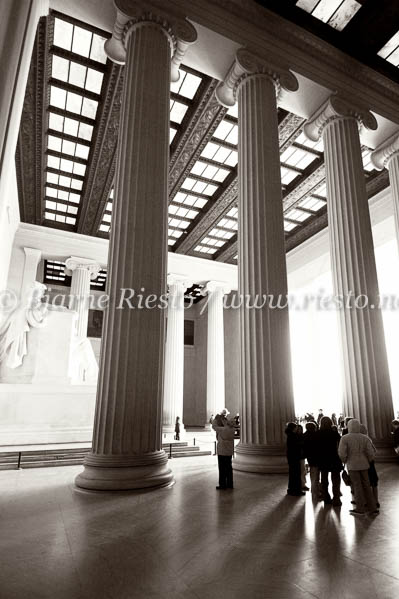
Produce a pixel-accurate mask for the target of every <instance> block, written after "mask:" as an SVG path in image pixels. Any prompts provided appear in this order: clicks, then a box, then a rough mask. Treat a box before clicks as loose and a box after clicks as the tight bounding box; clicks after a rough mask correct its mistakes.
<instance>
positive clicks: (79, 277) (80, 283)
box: [71, 268, 90, 338]
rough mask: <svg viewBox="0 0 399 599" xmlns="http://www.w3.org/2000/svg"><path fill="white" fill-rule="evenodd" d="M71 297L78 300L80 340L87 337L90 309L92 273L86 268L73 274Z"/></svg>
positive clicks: (76, 305) (76, 303)
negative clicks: (88, 300)
mask: <svg viewBox="0 0 399 599" xmlns="http://www.w3.org/2000/svg"><path fill="white" fill-rule="evenodd" d="M71 295H72V296H74V297H75V298H76V302H75V305H74V309H75V310H76V311H77V313H78V318H77V322H76V334H77V336H78V337H79V338H82V337H87V324H88V321H89V308H88V305H87V299H88V297H89V295H90V272H89V271H88V270H87V269H85V268H77V269H76V270H75V271H74V272H73V274H72V285H71Z"/></svg>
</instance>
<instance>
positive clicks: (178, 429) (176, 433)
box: [175, 416, 180, 441]
mask: <svg viewBox="0 0 399 599" xmlns="http://www.w3.org/2000/svg"><path fill="white" fill-rule="evenodd" d="M175 439H176V441H180V417H179V416H176V422H175Z"/></svg>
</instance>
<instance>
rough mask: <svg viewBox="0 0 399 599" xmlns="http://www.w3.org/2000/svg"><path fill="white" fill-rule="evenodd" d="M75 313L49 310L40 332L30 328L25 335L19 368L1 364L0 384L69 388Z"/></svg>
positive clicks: (54, 308)
mask: <svg viewBox="0 0 399 599" xmlns="http://www.w3.org/2000/svg"><path fill="white" fill-rule="evenodd" d="M75 319H76V312H73V311H72V310H67V309H66V308H62V307H61V308H60V307H57V306H49V310H48V313H47V317H46V324H45V326H44V327H43V328H38V329H35V328H31V329H30V331H29V332H28V333H27V351H28V353H27V355H26V356H24V358H23V361H22V364H21V366H18V367H17V368H9V367H8V366H6V364H5V362H6V360H5V362H2V364H0V383H21V384H27V383H58V384H61V385H62V384H68V383H70V382H71V379H70V367H71V348H72V338H73V333H74V322H75Z"/></svg>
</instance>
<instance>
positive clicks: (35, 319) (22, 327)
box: [0, 281, 47, 368]
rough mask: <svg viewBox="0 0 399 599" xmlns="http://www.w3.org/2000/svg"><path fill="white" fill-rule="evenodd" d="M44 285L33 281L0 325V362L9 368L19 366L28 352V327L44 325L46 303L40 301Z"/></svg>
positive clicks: (44, 289)
mask: <svg viewBox="0 0 399 599" xmlns="http://www.w3.org/2000/svg"><path fill="white" fill-rule="evenodd" d="M46 289H47V287H46V285H43V284H42V283H39V282H38V281H35V282H34V283H33V284H32V285H31V287H30V288H29V289H28V291H27V293H26V296H25V297H24V298H22V299H21V303H20V304H19V305H18V306H17V307H16V308H15V310H13V312H11V313H10V314H9V316H8V317H7V318H6V319H5V321H4V322H3V323H2V324H1V325H0V363H1V362H4V363H5V365H6V366H8V367H9V368H18V366H21V364H22V361H23V359H24V356H26V354H27V353H28V349H27V336H28V333H29V330H30V328H31V327H32V328H40V327H43V326H44V325H45V319H46V315H47V305H46V304H45V303H44V302H42V298H43V296H44V293H45V291H46Z"/></svg>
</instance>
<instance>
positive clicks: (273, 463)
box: [233, 443, 288, 474]
mask: <svg viewBox="0 0 399 599" xmlns="http://www.w3.org/2000/svg"><path fill="white" fill-rule="evenodd" d="M235 452H236V457H235V459H234V460H233V468H234V470H239V471H241V472H255V473H258V474H283V473H286V472H288V462H287V456H286V448H285V446H284V445H252V444H244V443H239V444H238V445H237V447H236V449H235Z"/></svg>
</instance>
